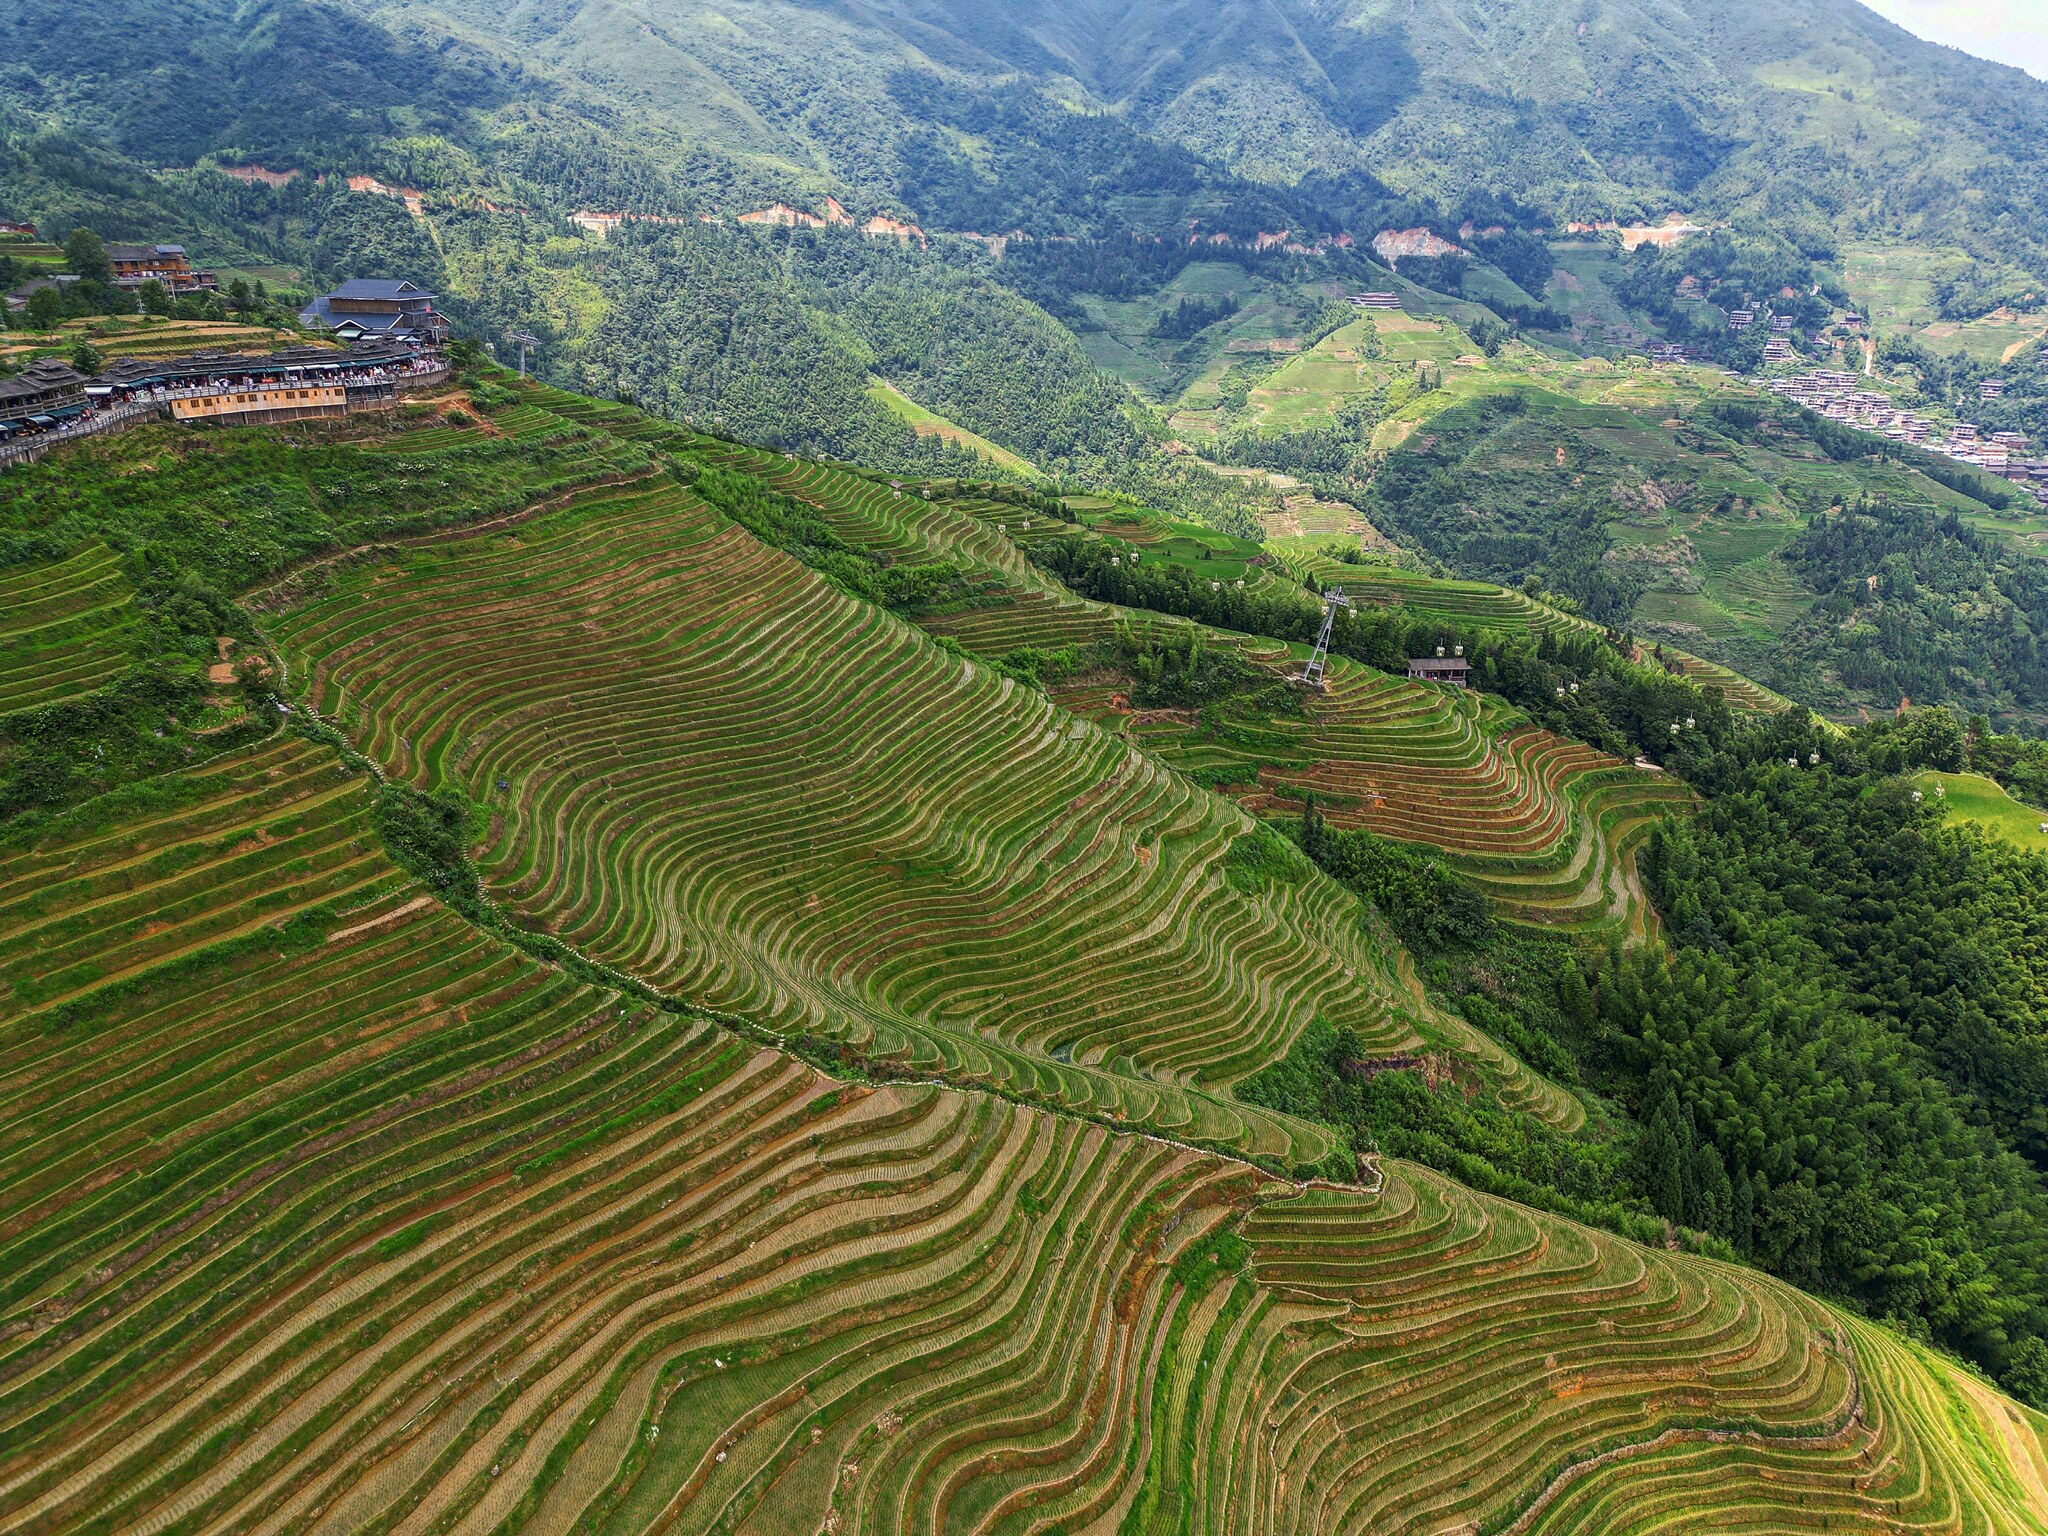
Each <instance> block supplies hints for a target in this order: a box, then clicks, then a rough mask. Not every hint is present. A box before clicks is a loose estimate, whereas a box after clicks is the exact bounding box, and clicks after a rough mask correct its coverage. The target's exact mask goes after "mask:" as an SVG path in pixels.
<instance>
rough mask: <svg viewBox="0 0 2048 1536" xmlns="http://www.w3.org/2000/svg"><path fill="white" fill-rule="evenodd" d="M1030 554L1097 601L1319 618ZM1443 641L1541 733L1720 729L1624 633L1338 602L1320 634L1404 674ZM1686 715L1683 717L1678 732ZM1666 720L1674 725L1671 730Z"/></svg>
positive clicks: (1250, 589)
mask: <svg viewBox="0 0 2048 1536" xmlns="http://www.w3.org/2000/svg"><path fill="white" fill-rule="evenodd" d="M1031 557H1032V559H1033V560H1034V561H1036V562H1037V563H1038V564H1040V565H1041V566H1043V567H1044V568H1045V569H1046V570H1048V571H1050V572H1052V573H1053V574H1054V575H1056V576H1058V577H1059V578H1060V579H1061V580H1062V581H1064V582H1065V583H1066V584H1067V585H1068V586H1069V587H1071V588H1073V589H1074V590H1075V591H1076V592H1079V593H1081V594H1082V595H1083V596H1085V597H1092V598H1094V599H1096V600H1097V601H1099V602H1106V603H1118V604H1121V605H1123V606H1125V607H1131V608H1147V609H1150V610H1152V611H1153V612H1156V613H1170V614H1177V615H1179V616H1181V617H1184V618H1190V619H1195V620H1197V621H1198V622H1200V623H1203V624H1209V625H1213V626H1215V627H1216V628H1219V629H1233V630H1237V631H1239V632H1240V633H1243V634H1255V635H1269V636H1271V637H1273V638H1274V639H1278V640H1291V641H1301V642H1307V641H1312V640H1314V639H1315V637H1316V633H1317V631H1318V629H1319V628H1320V627H1321V625H1322V604H1321V603H1320V602H1319V601H1318V600H1317V599H1316V597H1315V596H1313V595H1312V594H1311V593H1310V592H1309V591H1308V590H1306V589H1303V588H1299V587H1295V586H1293V585H1292V584H1289V583H1277V582H1265V583H1260V584H1258V585H1255V586H1246V587H1239V586H1237V585H1236V584H1235V583H1234V582H1225V581H1215V580H1212V579H1210V578H1208V577H1204V576H1201V575H1198V574H1197V573H1196V572H1195V571H1193V570H1192V569H1190V568H1189V567H1187V566H1185V565H1180V564H1177V563H1175V562H1174V561H1172V560H1169V559H1163V558H1159V557H1157V556H1148V555H1145V554H1144V553H1143V552H1142V551H1139V550H1137V549H1135V548H1134V547H1133V546H1131V545H1128V544H1125V543H1123V542H1122V541H1121V540H1116V539H1102V538H1093V537H1088V536H1086V535H1082V534H1078V533H1076V534H1068V535H1064V536H1062V537H1060V538H1057V539H1047V540H1043V541H1041V542H1039V543H1037V544H1035V545H1033V546H1032V549H1031ZM1454 645H1462V646H1463V647H1464V649H1465V656H1466V659H1467V660H1468V661H1469V662H1470V663H1471V669H1472V682H1473V685H1474V686H1475V687H1478V688H1481V689H1484V690H1486V691H1487V692H1490V693H1498V694H1500V695H1502V696H1503V697H1505V698H1507V699H1509V700H1511V701H1512V702H1514V703H1515V704H1518V705H1520V706H1521V707H1522V708H1523V709H1525V710H1527V711H1528V712H1529V714H1530V715H1531V716H1533V717H1534V718H1535V719H1536V720H1537V721H1538V722H1539V723H1541V724H1543V725H1545V726H1548V727H1549V728H1551V729H1554V730H1557V731H1559V732H1561V733H1564V734H1567V735H1572V736H1577V737H1579V738H1580V739H1582V740H1585V741H1590V742H1592V743H1593V744H1594V745H1596V746H1598V747H1601V748H1602V749H1603V750H1606V751H1609V752H1614V753H1616V754H1619V755H1628V756H1633V755H1635V754H1637V753H1647V754H1650V755H1652V756H1655V757H1658V758H1660V759H1661V758H1667V757H1670V756H1671V755H1672V754H1673V753H1674V752H1677V753H1685V752H1693V751H1698V750H1701V749H1702V747H1703V745H1704V744H1707V743H1712V742H1714V741H1718V740H1720V739H1721V738H1722V737H1723V736H1725V735H1726V733H1727V732H1728V730H1729V729H1730V727H1731V716H1730V714H1729V712H1728V709H1727V706H1726V705H1725V703H1723V702H1722V701H1721V700H1720V699H1719V698H1718V696H1717V695H1715V694H1714V693H1712V692H1709V691H1704V690H1702V689H1700V688H1699V687H1698V686H1697V685H1696V684H1694V683H1692V682H1690V681H1688V680H1686V679H1685V678H1683V677H1678V676H1674V675H1673V674H1671V673H1669V672H1667V671H1665V670H1664V669H1663V668H1662V667H1661V666H1657V665H1651V664H1644V663H1638V662H1635V661H1633V660H1631V659H1630V658H1631V652H1632V650H1633V644H1632V642H1631V641H1630V639H1629V638H1628V637H1627V636H1626V635H1621V634H1609V635H1600V634H1595V633H1590V632H1587V631H1583V630H1576V631H1570V632H1566V633H1563V634H1542V635H1534V636H1532V635H1528V634H1513V635H1509V634H1502V633H1500V632H1498V631H1495V630H1489V629H1486V628H1483V627H1481V626H1476V625H1474V626H1460V625H1457V624H1453V623H1449V622H1447V621H1445V620H1443V619H1439V618H1429V617H1418V616H1416V615H1414V614H1412V613H1410V612H1409V611H1408V610H1406V609H1402V608H1340V609H1338V610H1337V615H1336V620H1335V623H1334V624H1333V626H1332V629H1331V637H1330V649H1331V651H1332V652H1334V653H1335V654H1337V655H1340V656H1348V657H1350V658H1351V659H1352V660H1354V661H1360V662H1363V663H1365V664H1366V665H1367V666H1372V667H1378V668H1381V669H1382V670H1384V671H1388V672H1403V671H1405V670H1406V668H1407V663H1408V659H1409V658H1410V657H1412V656H1426V655H1430V654H1432V653H1433V652H1434V650H1435V649H1436V647H1438V646H1445V647H1450V646H1454ZM1688 719H1689V720H1691V721H1692V722H1693V724H1692V725H1691V726H1690V727H1685V726H1684V725H1683V723H1684V722H1685V721H1686V720H1688ZM1674 723H1677V724H1680V725H1681V727H1682V729H1681V731H1680V733H1679V734H1678V735H1677V736H1676V737H1674V736H1673V734H1672V732H1671V726H1672V725H1673V724H1674Z"/></svg>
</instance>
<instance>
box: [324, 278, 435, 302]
mask: <svg viewBox="0 0 2048 1536" xmlns="http://www.w3.org/2000/svg"><path fill="white" fill-rule="evenodd" d="M327 297H328V298H330V299H431V298H434V297H436V295H434V294H431V293H428V292H427V291H426V290H425V289H424V288H422V287H420V286H419V284H417V283H413V282H408V281H407V280H406V279H405V278H402V277H352V278H350V279H349V280H348V281H347V282H345V283H343V284H342V285H341V286H340V287H339V288H337V289H335V290H334V291H333V292H332V293H330V294H328V295H327Z"/></svg>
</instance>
